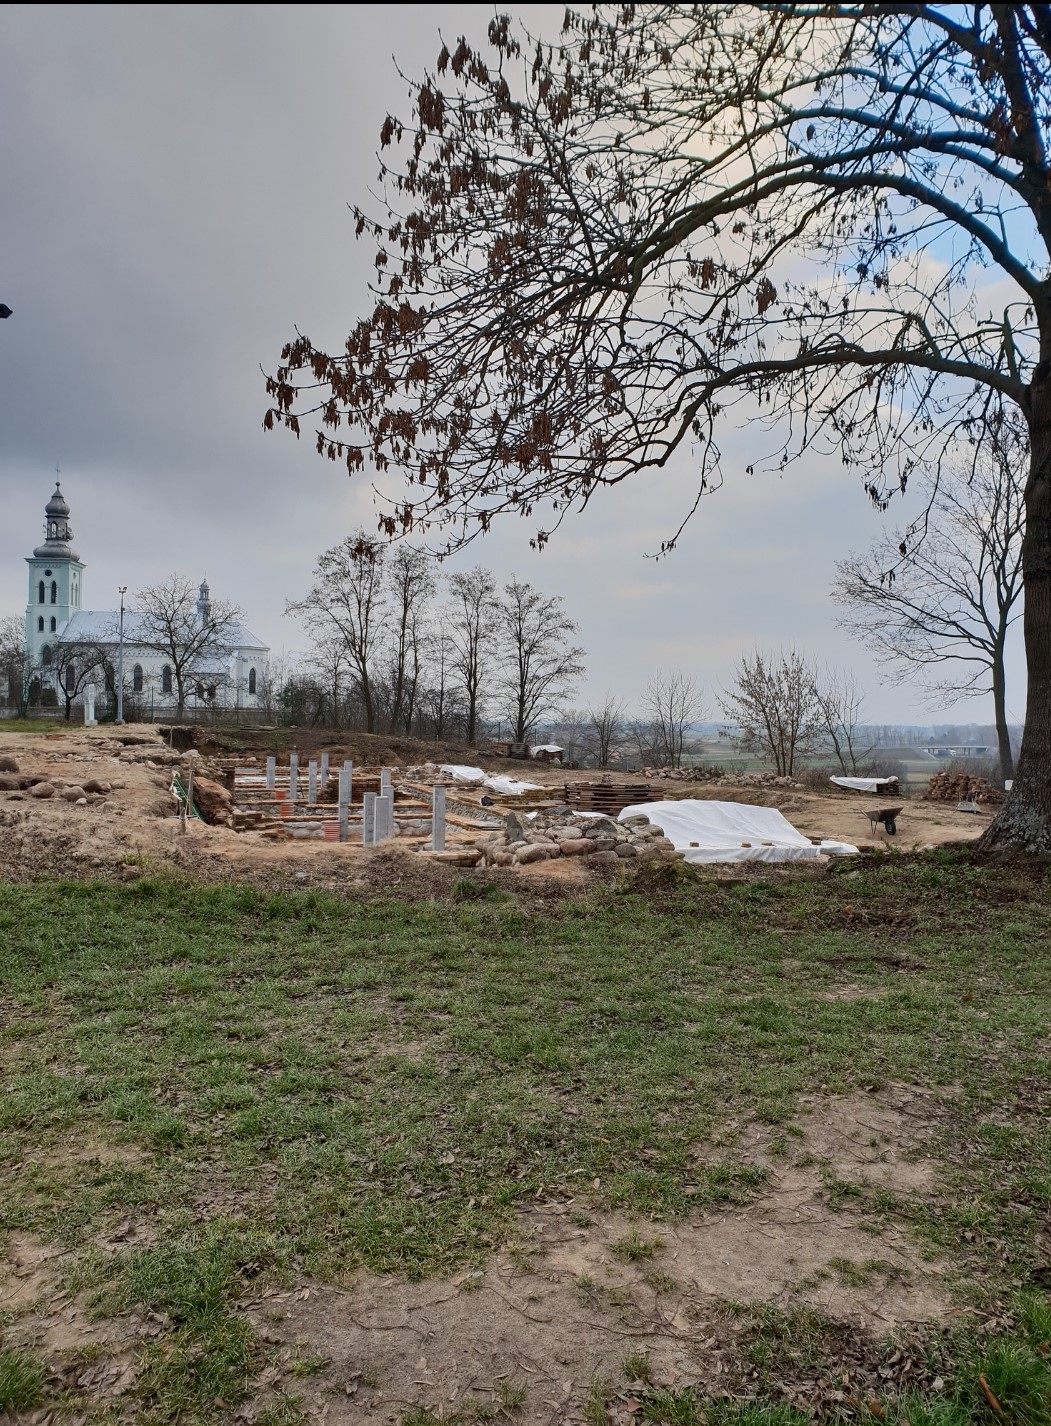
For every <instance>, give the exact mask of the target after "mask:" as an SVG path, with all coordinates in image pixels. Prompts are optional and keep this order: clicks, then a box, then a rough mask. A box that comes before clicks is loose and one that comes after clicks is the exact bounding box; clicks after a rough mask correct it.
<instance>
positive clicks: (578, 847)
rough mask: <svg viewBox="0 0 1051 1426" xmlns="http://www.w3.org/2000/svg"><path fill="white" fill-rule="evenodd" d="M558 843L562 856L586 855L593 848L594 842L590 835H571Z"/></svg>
mask: <svg viewBox="0 0 1051 1426" xmlns="http://www.w3.org/2000/svg"><path fill="white" fill-rule="evenodd" d="M558 845H559V850H560V851H561V853H562V855H563V856H564V857H586V856H588V855H589V854H590V853H591V852H593V851H594V850H595V843H594V842H593V841H592V840H591V838H590V837H573V838H571V839H570V840H569V841H566V842H559V844H558Z"/></svg>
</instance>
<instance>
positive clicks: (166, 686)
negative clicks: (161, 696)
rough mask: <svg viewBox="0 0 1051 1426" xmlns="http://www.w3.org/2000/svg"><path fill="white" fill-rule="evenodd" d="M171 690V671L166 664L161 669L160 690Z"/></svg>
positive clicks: (166, 691) (163, 691)
mask: <svg viewBox="0 0 1051 1426" xmlns="http://www.w3.org/2000/svg"><path fill="white" fill-rule="evenodd" d="M171 691H172V671H171V668H170V667H169V666H168V664H165V665H164V667H163V668H162V669H161V692H162V693H170V692H171Z"/></svg>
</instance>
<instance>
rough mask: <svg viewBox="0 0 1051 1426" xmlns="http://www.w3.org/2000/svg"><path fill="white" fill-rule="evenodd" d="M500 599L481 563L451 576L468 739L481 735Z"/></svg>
mask: <svg viewBox="0 0 1051 1426" xmlns="http://www.w3.org/2000/svg"><path fill="white" fill-rule="evenodd" d="M499 610H500V605H499V600H498V598H497V590H496V580H495V579H494V578H493V576H492V574H491V572H490V571H489V570H487V569H482V568H481V566H477V567H476V568H474V569H471V570H465V571H461V572H458V573H456V574H453V575H451V576H450V577H449V608H448V619H449V631H450V633H451V635H452V645H453V651H452V653H453V668H454V670H455V672H456V676H457V678H458V680H459V683H460V686H461V688H462V689H463V691H464V699H465V703H466V712H467V726H466V735H467V741H468V742H469V743H473V742H474V740H475V739H476V738H477V736H478V725H479V719H480V718H481V715H482V704H483V699H484V696H485V690H486V686H487V684H488V682H489V679H490V676H491V673H492V668H493V663H494V661H495V658H496V648H497V627H498V620H499Z"/></svg>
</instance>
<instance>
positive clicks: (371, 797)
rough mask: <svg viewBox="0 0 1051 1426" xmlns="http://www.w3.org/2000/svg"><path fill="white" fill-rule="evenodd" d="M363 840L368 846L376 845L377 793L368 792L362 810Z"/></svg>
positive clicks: (363, 843) (364, 844)
mask: <svg viewBox="0 0 1051 1426" xmlns="http://www.w3.org/2000/svg"><path fill="white" fill-rule="evenodd" d="M361 841H362V845H363V846H366V847H374V846H375V845H376V794H375V793H374V792H366V794H365V797H364V801H363V803H362V812H361Z"/></svg>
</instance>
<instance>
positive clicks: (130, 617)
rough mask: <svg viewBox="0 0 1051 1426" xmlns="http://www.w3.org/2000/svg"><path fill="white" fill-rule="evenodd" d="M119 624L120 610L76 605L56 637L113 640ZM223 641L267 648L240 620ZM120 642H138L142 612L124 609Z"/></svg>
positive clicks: (237, 646) (65, 640) (61, 639)
mask: <svg viewBox="0 0 1051 1426" xmlns="http://www.w3.org/2000/svg"><path fill="white" fill-rule="evenodd" d="M119 628H120V613H119V612H118V610H116V609H78V610H76V612H75V613H74V614H73V615H72V616H71V617H70V619H69V621H68V622H67V623H66V625H65V627H64V628H63V629H61V630H60V631H59V635H58V641H59V643H61V644H116V643H117V641H118V638H119V633H118V631H119ZM225 642H226V645H227V647H228V648H231V649H244V650H246V651H251V652H253V653H255V652H259V653H267V652H268V646H267V645H266V644H264V643H263V641H262V639H260V638H259V637H258V636H257V635H255V634H253V633H252V631H251V630H250V629H246V628H245V626H244V625H243V624H233V625H231V627H230V633H229V637H228V639H227V640H226V641H225ZM124 646H125V648H135V647H141V646H142V616H141V615H140V614H136V613H135V611H134V609H125V611H124Z"/></svg>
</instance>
